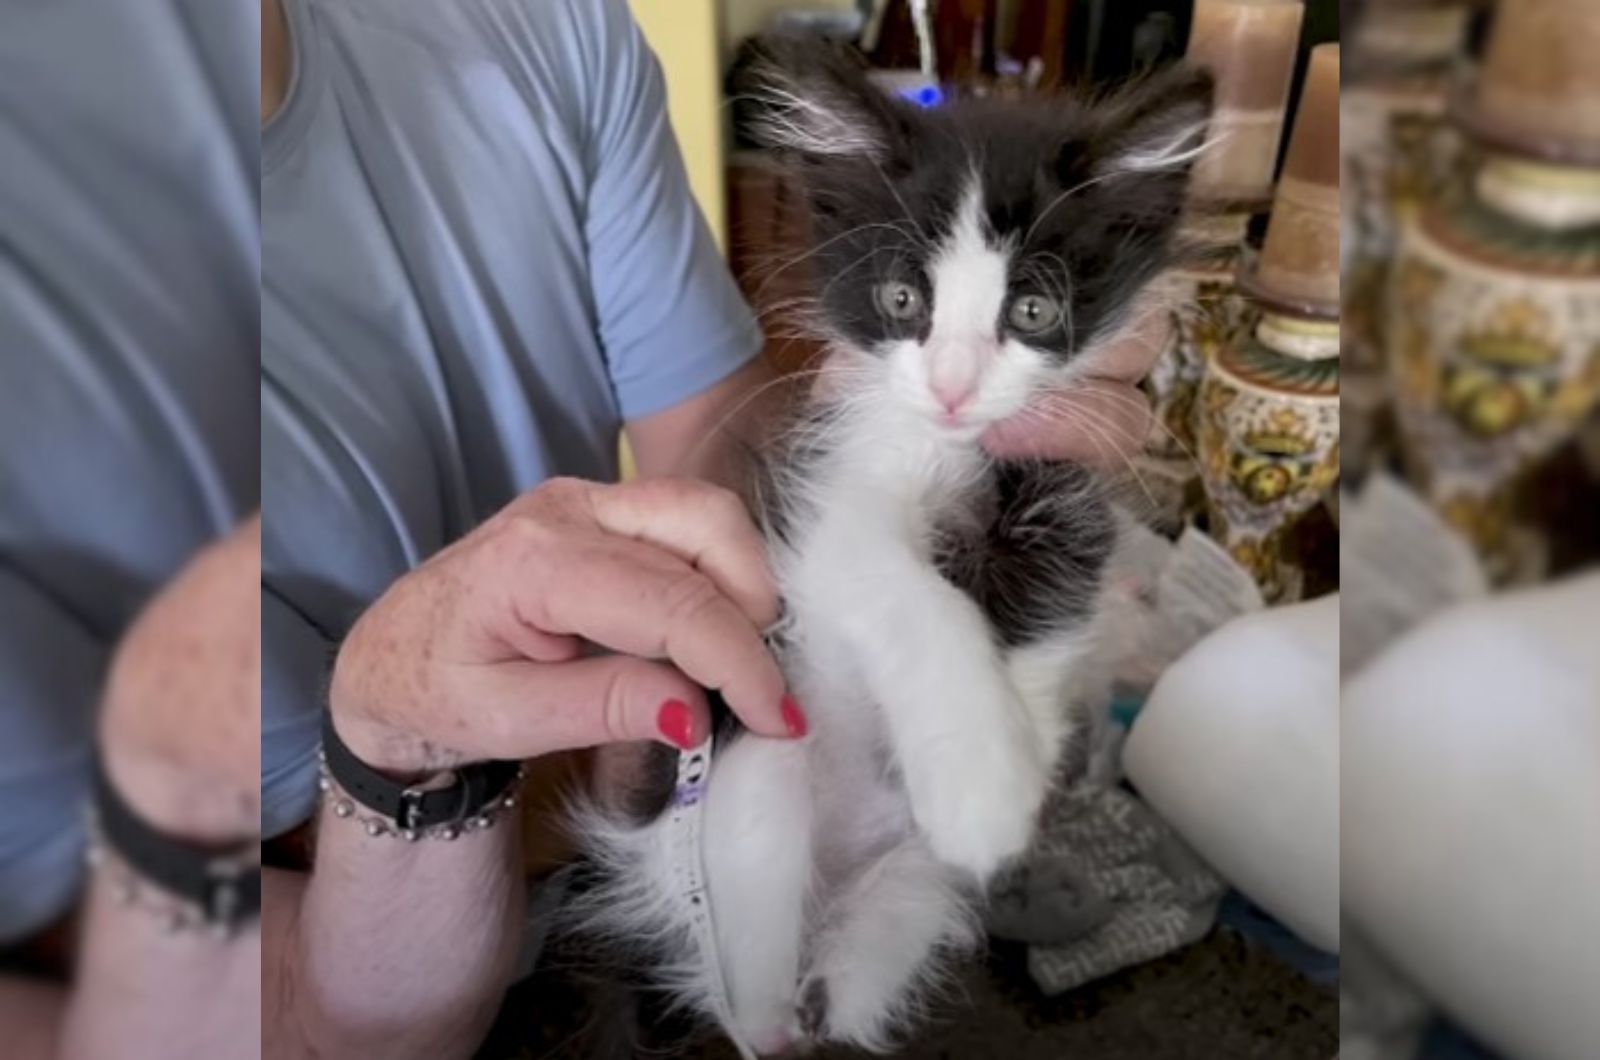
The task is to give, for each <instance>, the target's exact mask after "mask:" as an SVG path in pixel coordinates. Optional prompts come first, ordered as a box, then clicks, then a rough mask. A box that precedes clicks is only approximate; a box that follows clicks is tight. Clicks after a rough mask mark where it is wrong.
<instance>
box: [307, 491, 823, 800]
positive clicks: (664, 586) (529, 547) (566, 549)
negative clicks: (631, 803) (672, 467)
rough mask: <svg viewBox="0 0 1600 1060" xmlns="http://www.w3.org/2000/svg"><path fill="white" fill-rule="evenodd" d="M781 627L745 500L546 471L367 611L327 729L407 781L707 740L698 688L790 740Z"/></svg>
mask: <svg viewBox="0 0 1600 1060" xmlns="http://www.w3.org/2000/svg"><path fill="white" fill-rule="evenodd" d="M777 617H778V598H777V592H776V589H775V587H774V585H773V582H772V579H771V576H770V574H769V573H768V570H767V566H766V560H765V553H764V550H763V547H762V542H761V538H760V536H759V534H758V533H757V532H756V529H755V527H754V526H753V525H752V523H751V521H750V517H749V515H748V513H747V512H746V511H745V508H744V505H743V503H742V502H741V501H740V500H739V498H738V497H737V496H736V495H735V494H733V493H731V492H729V491H727V490H723V489H719V488H717V487H715V486H709V485H706V484H704V483H699V482H692V481H688V480H674V479H650V480H645V481H640V482H633V483H626V484H623V485H618V486H606V485H597V484H594V483H589V482H581V481H578V480H574V479H554V480H551V481H550V482H547V483H545V484H544V485H542V486H540V487H539V488H537V489H535V490H533V491H532V492H530V493H527V494H524V495H523V496H522V497H520V498H518V499H517V500H516V501H514V502H512V503H511V504H510V505H508V506H507V507H506V508H504V509H503V510H502V511H500V512H499V513H498V514H496V515H495V516H494V518H492V519H490V520H489V521H488V522H486V523H485V524H484V525H483V526H481V527H479V528H478V529H477V530H475V531H474V532H472V533H471V534H468V535H467V536H466V537H464V538H462V539H461V540H460V541H458V542H456V543H455V544H454V545H452V546H450V547H449V548H447V549H445V550H444V551H442V552H440V553H439V554H438V555H436V556H434V557H433V558H432V559H430V560H429V561H428V562H427V563H424V564H423V565H422V566H421V567H419V568H417V570H415V571H413V572H412V573H411V574H409V575H407V576H406V577H404V578H402V579H400V580H399V581H398V582H396V583H395V584H394V585H393V586H392V587H391V588H390V589H389V591H388V592H386V593H385V594H384V595H383V596H382V597H381V598H379V600H378V601H377V602H376V603H375V604H373V606H372V607H371V609H369V610H368V611H367V612H366V614H364V615H363V616H362V617H361V620H360V621H359V622H357V623H356V626H355V628H354V629H353V630H352V631H351V632H350V635H349V637H348V638H347V639H346V641H345V643H344V647H343V649H342V650H341V651H340V653H339V658H338V661H337V663H336V665H335V669H334V675H333V683H332V689H331V694H330V698H331V703H332V709H333V716H334V724H335V725H336V726H337V728H338V730H339V734H340V736H341V738H343V739H344V741H345V742H346V743H347V744H348V745H349V746H350V748H351V749H352V750H353V751H354V752H355V753H356V755H357V756H358V757H360V758H361V759H363V760H364V761H366V762H368V763H369V764H371V765H372V766H373V767H374V768H377V769H381V770H385V771H387V772H391V773H394V774H401V775H404V774H418V773H426V772H430V771H434V770H439V769H445V768H449V767H451V766H453V765H457V764H459V763H461V762H465V761H473V760H480V759H487V758H499V759H516V758H531V757H534V756H537V755H541V754H545V753H548V752H551V751H558V750H564V749H568V748H576V747H588V746H595V745H600V744H606V743H612V742H618V741H634V740H647V739H656V740H663V741H665V742H667V743H670V744H673V745H675V746H678V747H693V746H697V745H698V744H699V743H701V742H702V741H703V740H704V739H705V738H706V736H707V735H709V733H710V715H709V710H708V707H707V703H706V697H705V693H704V692H703V691H702V689H703V688H712V689H718V690H720V691H721V692H722V694H723V696H724V698H726V700H727V702H728V705H729V706H730V707H731V708H732V709H733V710H734V712H735V713H737V714H738V715H739V717H740V718H741V719H742V720H743V721H744V722H745V724H746V725H748V726H749V727H750V728H751V729H752V730H754V731H755V732H758V733H761V734H763V735H767V736H785V735H788V736H798V735H802V734H803V733H804V732H805V719H804V716H803V715H802V714H801V712H800V710H799V707H798V706H797V705H796V703H795V702H794V700H793V698H792V697H790V696H789V695H787V693H786V691H785V688H784V682H783V676H782V674H781V673H780V672H779V669H778V665H777V663H776V662H775V661H774V660H773V658H772V656H771V655H770V654H769V653H768V651H767V649H766V646H765V645H764V644H763V643H762V640H761V630H762V629H763V628H765V627H766V626H768V625H770V624H771V623H772V622H774V621H776V619H777ZM590 645H596V646H599V647H600V648H604V649H609V651H610V652H614V653H616V654H602V655H594V654H590V652H589V650H588V648H589V646H590Z"/></svg>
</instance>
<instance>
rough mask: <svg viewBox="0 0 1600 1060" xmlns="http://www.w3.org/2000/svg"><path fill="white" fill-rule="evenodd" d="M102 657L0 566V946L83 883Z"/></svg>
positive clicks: (76, 628)
mask: <svg viewBox="0 0 1600 1060" xmlns="http://www.w3.org/2000/svg"><path fill="white" fill-rule="evenodd" d="M107 656H108V651H107V648H106V646H105V645H104V643H102V642H101V640H100V639H99V638H97V637H96V636H94V635H93V633H91V632H90V631H89V630H88V629H86V628H85V627H84V624H83V623H82V622H81V621H79V620H78V619H77V618H76V617H74V616H73V615H72V614H71V613H70V611H69V610H68V609H66V608H64V607H62V606H61V605H60V604H59V603H58V602H57V601H55V600H53V599H52V598H51V597H50V596H49V595H48V594H46V593H44V592H42V591H41V590H40V589H39V587H38V586H36V585H34V584H33V583H32V582H31V581H29V580H28V579H27V578H25V577H23V576H22V575H21V574H20V573H19V572H17V571H16V570H13V569H12V568H11V567H10V566H8V565H7V564H6V563H5V562H4V561H0V947H4V946H5V945H6V944H7V943H10V942H14V941H16V940H17V939H19V938H23V937H26V936H27V935H28V934H30V933H32V932H33V931H36V930H38V929H39V928H40V927H42V926H44V925H45V924H48V923H49V922H50V921H51V920H53V919H55V918H56V917H57V916H59V915H61V913H63V912H64V911H65V910H66V909H67V907H68V906H70V905H71V904H72V903H73V901H74V900H75V899H76V897H77V893H78V889H79V887H80V886H81V884H82V880H83V843H84V825H83V805H84V802H85V801H86V800H87V799H88V794H89V760H90V756H91V754H92V750H93V746H94V730H95V714H96V703H97V701H98V698H99V689H100V679H101V676H102V674H103V673H104V671H105V666H106V660H107Z"/></svg>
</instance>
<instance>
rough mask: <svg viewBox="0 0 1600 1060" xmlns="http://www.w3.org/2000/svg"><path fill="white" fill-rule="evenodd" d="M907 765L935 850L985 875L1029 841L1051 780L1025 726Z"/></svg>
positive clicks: (916, 809)
mask: <svg viewBox="0 0 1600 1060" xmlns="http://www.w3.org/2000/svg"><path fill="white" fill-rule="evenodd" d="M1008 737H1009V738H1008ZM907 772H908V782H909V788H910V795H911V811H912V814H913V815H914V816H915V818H916V821H917V826H918V827H919V828H920V829H921V830H922V833H923V834H924V835H925V836H927V837H928V844H929V845H930V846H931V847H932V848H933V853H934V855H935V856H936V857H938V859H939V860H940V861H942V862H944V863H945V864H947V865H953V866H955V867H956V868H960V869H965V870H966V871H967V872H970V873H972V874H973V875H974V876H975V877H977V879H978V880H979V881H980V882H982V881H986V880H988V878H989V877H990V876H991V875H993V874H994V872H995V870H997V869H998V868H1000V866H1001V865H1003V864H1004V863H1005V862H1007V861H1009V860H1011V859H1012V858H1014V857H1016V856H1017V855H1019V854H1021V853H1022V852H1023V851H1024V850H1026V849H1027V846H1028V843H1029V841H1030V840H1031V839H1032V838H1033V830H1034V826H1035V824H1036V823H1037V821H1038V816H1039V808H1040V807H1041V806H1042V805H1043V804H1044V799H1045V795H1046V794H1047V793H1048V790H1049V785H1050V777H1049V772H1048V771H1047V770H1046V769H1045V764H1044V761H1043V759H1042V757H1041V755H1040V753H1039V751H1038V750H1037V749H1036V748H1034V747H1033V746H1031V745H1030V744H1029V743H1028V741H1027V740H1025V739H1023V738H1021V734H1016V735H1011V734H1007V736H1002V735H1001V734H993V735H991V736H988V737H986V738H984V739H982V740H977V741H974V742H973V743H972V744H970V745H967V746H962V747H952V748H950V750H949V751H948V752H947V753H944V754H941V755H939V756H937V757H935V758H933V759H931V760H930V761H928V762H925V763H922V764H921V765H920V768H918V769H917V770H916V771H915V775H911V773H912V771H911V770H908V771H907Z"/></svg>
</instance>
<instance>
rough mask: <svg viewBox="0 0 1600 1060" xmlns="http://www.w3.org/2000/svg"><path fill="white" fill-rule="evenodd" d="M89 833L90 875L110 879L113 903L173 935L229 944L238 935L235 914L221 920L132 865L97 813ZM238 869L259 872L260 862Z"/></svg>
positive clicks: (90, 821) (225, 912) (240, 865)
mask: <svg viewBox="0 0 1600 1060" xmlns="http://www.w3.org/2000/svg"><path fill="white" fill-rule="evenodd" d="M87 832H88V836H87V842H86V843H85V845H84V861H85V863H86V864H87V865H88V867H89V871H90V872H92V873H97V874H100V875H103V876H104V877H105V878H106V881H107V883H108V884H109V885H110V888H111V900H112V901H113V902H115V903H116V904H117V905H120V906H124V907H126V908H129V909H135V910H138V911H140V912H142V913H145V914H148V915H150V916H152V917H154V918H155V919H156V920H157V921H158V922H159V923H160V924H161V927H162V928H163V929H164V930H165V931H166V932H167V934H169V935H179V934H186V933H194V934H203V935H209V936H210V937H212V938H215V939H218V940H226V939H230V938H232V937H233V936H234V935H236V934H237V933H238V931H239V924H238V923H237V922H236V921H234V920H233V919H231V910H221V911H220V912H221V913H222V914H223V915H220V916H219V915H218V914H219V910H218V909H216V908H208V907H207V906H206V905H204V904H202V903H200V902H197V901H193V900H191V899H189V898H185V897H183V896H182V895H178V894H175V893H173V892H172V891H170V890H168V889H167V888H165V887H163V886H161V885H160V884H159V883H156V882H154V881H152V880H150V879H148V878H146V877H145V876H144V875H143V874H142V873H141V872H139V870H138V869H136V868H134V867H133V866H132V865H130V864H129V863H128V862H127V860H126V859H125V858H123V857H122V856H121V855H119V854H118V852H117V851H116V849H115V848H114V847H112V846H111V844H110V843H108V842H107V841H106V836H105V830H104V829H103V828H102V827H101V826H100V819H99V815H98V814H96V813H95V812H94V811H93V810H90V811H89V813H88V829H87ZM236 867H237V869H238V873H239V874H240V875H243V874H244V873H246V872H248V871H250V870H251V869H252V868H254V869H256V870H257V871H259V868H260V862H259V860H256V861H254V862H246V861H244V860H240V861H239V862H237V866H236Z"/></svg>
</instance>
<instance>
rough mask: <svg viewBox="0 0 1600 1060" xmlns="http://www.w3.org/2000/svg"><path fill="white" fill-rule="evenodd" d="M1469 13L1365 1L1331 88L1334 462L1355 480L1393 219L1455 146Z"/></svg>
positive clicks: (1368, 453) (1370, 429)
mask: <svg viewBox="0 0 1600 1060" xmlns="http://www.w3.org/2000/svg"><path fill="white" fill-rule="evenodd" d="M1469 14H1470V10H1469V8H1468V7H1467V6H1466V5H1465V4H1464V3H1460V2H1454V3H1452V2H1448V0H1445V2H1425V0H1424V2H1415V0H1413V2H1411V3H1389V4H1380V5H1376V6H1373V7H1371V8H1370V9H1369V11H1368V13H1367V15H1366V16H1365V18H1364V19H1363V20H1362V22H1361V24H1360V29H1359V31H1358V32H1357V34H1356V38H1355V42H1354V43H1353V45H1352V47H1353V49H1354V51H1355V54H1356V64H1355V71H1356V72H1355V73H1354V74H1353V75H1352V76H1351V77H1350V78H1349V80H1347V81H1346V82H1345V83H1344V85H1343V86H1342V87H1341V91H1340V110H1341V113H1340V117H1341V121H1340V153H1341V155H1342V160H1343V179H1342V181H1341V188H1342V191H1343V195H1344V202H1343V210H1342V223H1343V229H1344V230H1343V237H1342V246H1341V255H1342V257H1343V263H1342V268H1343V270H1344V284H1343V288H1344V293H1345V298H1344V307H1343V314H1342V321H1343V326H1344V351H1343V355H1342V356H1343V362H1344V363H1343V372H1342V380H1341V386H1342V392H1343V393H1342V397H1343V412H1342V416H1343V437H1344V446H1343V460H1344V465H1345V470H1346V472H1347V473H1352V474H1354V475H1355V476H1356V477H1357V478H1359V477H1360V476H1361V474H1362V473H1363V472H1364V470H1365V469H1366V468H1367V467H1368V466H1370V465H1371V464H1373V463H1374V462H1375V461H1376V460H1378V459H1379V458H1380V456H1381V454H1380V453H1379V452H1378V451H1377V448H1378V447H1377V438H1378V437H1379V435H1380V423H1382V422H1383V417H1384V414H1385V412H1386V411H1387V408H1388V392H1387V380H1386V378H1385V376H1384V369H1383V350H1384V340H1383V325H1384V321H1385V312H1384V298H1385V296H1386V291H1387V289H1388V287H1387V281H1388V277H1389V270H1390V266H1391V265H1392V264H1393V261H1394V255H1395V250H1396V247H1397V245H1398V242H1399V231H1400V225H1401V223H1402V221H1403V219H1405V218H1409V217H1411V216H1412V215H1414V213H1415V212H1416V210H1417V208H1418V207H1419V205H1420V204H1421V203H1423V202H1426V201H1428V200H1429V199H1430V198H1431V197H1432V195H1433V194H1434V192H1435V191H1436V190H1437V189H1438V187H1439V185H1440V181H1441V180H1442V179H1443V177H1444V176H1445V175H1446V174H1447V173H1449V172H1450V169H1451V165H1452V160H1453V159H1454V158H1455V156H1456V154H1457V151H1458V145H1459V137H1458V136H1457V135H1456V134H1455V132H1454V129H1453V127H1452V126H1451V124H1450V123H1449V122H1448V121H1447V120H1446V115H1447V111H1448V104H1449V99H1450V95H1451V92H1452V89H1453V87H1454V85H1455V83H1456V81H1457V78H1458V67H1459V64H1460V62H1461V57H1462V53H1463V51H1464V40H1465V37H1466V30H1467V23H1468V16H1469Z"/></svg>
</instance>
